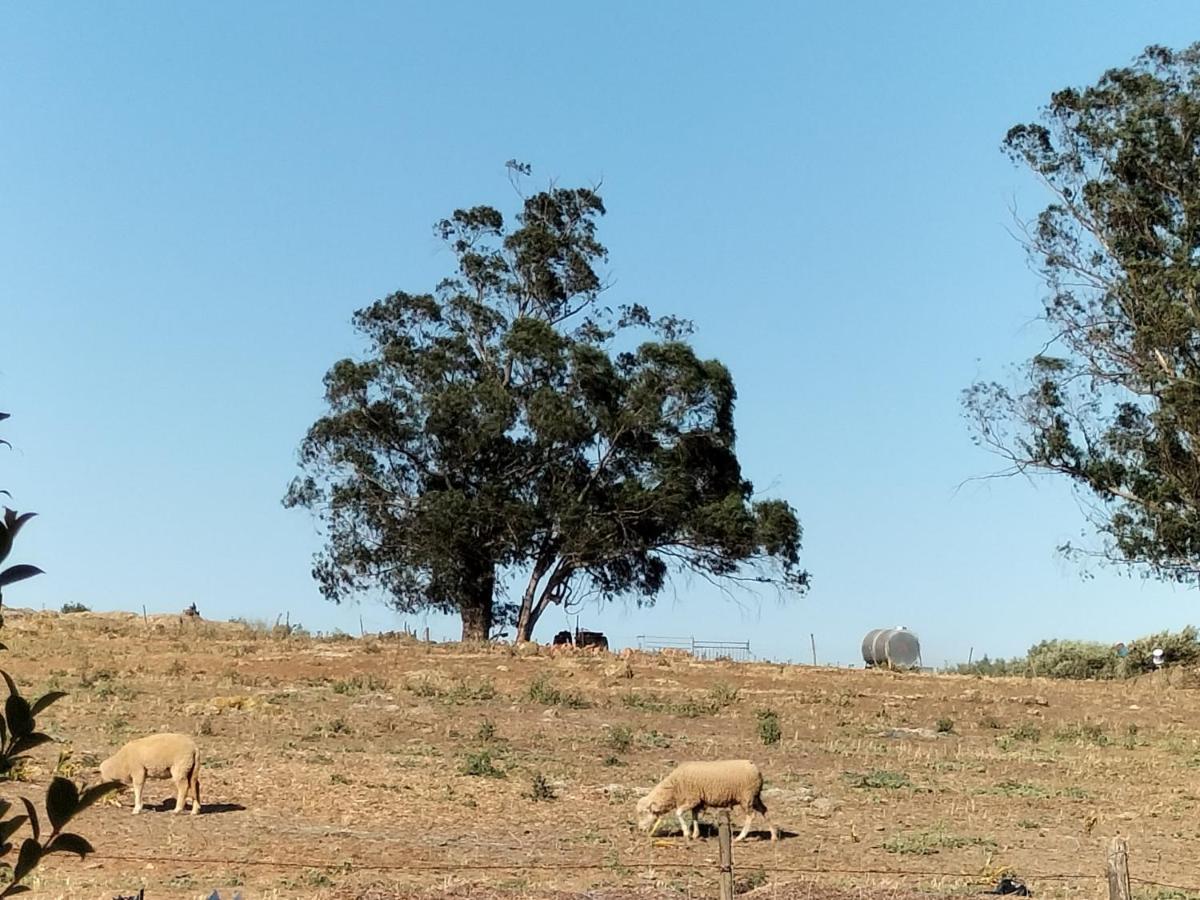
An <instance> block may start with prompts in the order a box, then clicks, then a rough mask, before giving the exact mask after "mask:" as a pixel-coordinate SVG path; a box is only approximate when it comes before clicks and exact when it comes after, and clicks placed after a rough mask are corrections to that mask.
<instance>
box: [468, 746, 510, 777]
mask: <svg viewBox="0 0 1200 900" xmlns="http://www.w3.org/2000/svg"><path fill="white" fill-rule="evenodd" d="M462 773H463V774H464V775H474V776H476V777H478V778H504V777H505V775H506V774H507V773H506V772H505V771H504V770H503V769H501V768H499V767H498V766H497V765H496V764H495V762H493V760H492V751H491V750H479V751H477V752H475V753H468V754H467V756H466V759H464V760H463V767H462Z"/></svg>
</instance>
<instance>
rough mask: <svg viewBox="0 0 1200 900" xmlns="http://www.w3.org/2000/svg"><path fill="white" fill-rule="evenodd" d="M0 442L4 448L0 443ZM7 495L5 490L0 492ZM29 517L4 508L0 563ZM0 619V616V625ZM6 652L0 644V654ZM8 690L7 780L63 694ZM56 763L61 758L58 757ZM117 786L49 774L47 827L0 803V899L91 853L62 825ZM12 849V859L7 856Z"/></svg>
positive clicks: (1, 721)
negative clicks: (70, 856) (42, 869)
mask: <svg viewBox="0 0 1200 900" xmlns="http://www.w3.org/2000/svg"><path fill="white" fill-rule="evenodd" d="M7 418H8V413H0V421H3V420H4V419H7ZM0 444H3V445H5V446H7V445H8V442H7V441H4V440H2V439H0ZM0 493H4V494H7V493H8V492H7V491H0ZM33 516H34V513H22V514H18V513H17V512H15V511H14V510H11V509H8V508H7V507H5V509H4V516H3V519H2V521H0V564H2V563H4V561H5V560H6V559H7V558H8V556H9V554H10V553H11V552H12V548H13V542H14V540H15V539H16V536H17V533H18V532H19V531H20V530H21V528H22V526H24V524H25V523H26V522H28V521H29V520H30V519H31V518H33ZM41 574H42V570H41V569H39V568H37V567H36V566H30V565H24V564H18V565H10V566H8V567H7V568H0V591H2V590H3V588H5V587H7V586H8V585H11V584H16V583H17V582H19V581H23V580H25V579H26V578H32V577H33V576H35V575H41ZM3 623H4V619H3V617H2V616H0V626H2V625H3ZM2 649H6V648H5V647H4V645H3V644H0V650H2ZM0 677H3V679H4V682H5V684H6V685H7V686H8V699H7V700H5V702H4V712H3V715H2V716H0V776H8V775H10V774H11V773H13V771H14V770H15V769H16V768H17V767H18V766H19V764H20V763H21V762H22V761H23V760H25V759H26V757H27V754H28V753H29V751H30V750H33V749H34V748H35V747H40V746H41V745H43V744H46V743H49V741H50V738H49V737H48V736H47V735H45V734H43V733H42V732H40V731H38V730H37V718H36V717H37V715H38V713H40V712H42V711H43V710H45V709H46V708H47V707H49V706H50V705H51V704H52V703H55V702H57V701H58V700H61V699H62V698H63V697H65V696H66V694H64V693H63V692H62V691H50V692H48V693H46V694H43V695H42V696H41V697H39V698H37V699H36V700H34V701H33V702H32V703H30V702H29V701H28V700H26V699H25V698H24V697H22V696H21V693H20V691H18V690H17V685H16V683H15V682H14V681H13V680H12V678H11V677H10V676H9V674H8V673H7V672H5V671H3V670H0ZM60 762H61V757H60ZM120 787H121V784H120V783H119V782H104V783H101V784H97V785H94V786H92V787H90V788H87V789H86V790H84V791H83V792H82V793H81V792H80V790H79V788H78V787H77V786H76V785H75V784H74V782H72V781H70V780H68V779H66V778H62V777H60V776H57V775H56V776H54V778H53V779H52V780H51V782H50V787H49V788H47V790H46V817H47V819H48V820H49V825H50V828H49V830H45V829H43V828H42V824H41V820H40V818H39V816H38V811H37V808H36V807H35V806H34V804H33V803H31V802H30V801H29V800H27V799H26V798H24V797H21V798H20V800H21V805H22V806H23V807H24V809H25V812H24V814H16V815H11V816H10V815H9V813H10V812H12V811H13V803H12V801H11V800H0V863H3V864H4V865H6V866H7V867H8V869H9V871H8V873H7V874H8V876H9V877H8V880H7V882H6V883H0V897H13V896H16V895H17V894H23V893H27V892H28V891H29V890H30V888H29V887H28V886H27V885H23V884H21V881H22V880H24V879H25V877H26V876H28V875H29V874H30V873H31V872H32V871H33V870H34V869H36V868H37V867H38V865H40V864H41V862H42V860H43V859H45V858H46V857H47V856H49V855H51V854H53V853H75V854H78V855H79V856H80V857H83V856H86V855H87V854H88V853H91V852H93V851H92V845H91V844H89V843H88V842H87V840H86V839H84V838H83V837H81V836H80V835H78V834H75V833H73V832H70V831H66V830H65V829H66V826H67V825H69V824H70V822H71V820H72V819H74V818H75V816H77V815H78V814H79V813H81V812H83V810H85V809H87V808H88V807H89V806H91V805H92V804H93V803H95V802H96V801H97V800H99V799H100V798H101V797H104V796H105V795H106V794H109V793H111V792H112V791H114V790H117V789H119V788H120ZM24 827H28V828H29V831H30V834H31V836H30V837H26V838H25V839H24V840H22V841H21V843H20V846H19V847H18V846H17V843H16V840H15V837H16V834H17V833H18V832H19V831H20V830H21V829H22V828H24ZM14 849H16V851H17V855H16V859H15V860H13V859H12V858H11V857H12V852H13V850H14Z"/></svg>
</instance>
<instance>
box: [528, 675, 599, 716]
mask: <svg viewBox="0 0 1200 900" xmlns="http://www.w3.org/2000/svg"><path fill="white" fill-rule="evenodd" d="M528 695H529V699H530V700H532V701H533V702H534V703H541V704H543V705H544V706H565V707H567V708H568V709H587V708H588V707H590V706H591V705H592V704H591V703H589V702H588V701H587V700H586V699H585V698H584V697H582V696H580V695H579V694H578V693H576V692H574V691H564V690H561V689H559V688H557V687H555V686H554V685H552V684H551V683H550V679H549V676H547V675H545V674H542V675H539V676H538V677H537V678H535V679H534V680H533V681H532V682H531V683H530V685H529V692H528Z"/></svg>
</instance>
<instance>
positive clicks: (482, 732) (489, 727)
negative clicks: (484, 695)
mask: <svg viewBox="0 0 1200 900" xmlns="http://www.w3.org/2000/svg"><path fill="white" fill-rule="evenodd" d="M495 739H496V724H495V723H494V722H493V721H492V720H491V719H484V720H483V721H482V722H480V723H479V730H478V731H477V732H475V740H477V741H479V743H481V744H490V743H491V742H492V741H494V740H495Z"/></svg>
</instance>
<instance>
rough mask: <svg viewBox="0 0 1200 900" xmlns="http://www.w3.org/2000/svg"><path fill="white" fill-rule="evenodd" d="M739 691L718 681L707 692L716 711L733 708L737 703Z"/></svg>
mask: <svg viewBox="0 0 1200 900" xmlns="http://www.w3.org/2000/svg"><path fill="white" fill-rule="evenodd" d="M738 694H739V691H738V689H737V688H736V687H734V686H733V685H731V684H728V683H727V682H724V681H718V682H717V683H716V684H714V685H713V686H712V687H711V688H710V689H709V692H708V695H709V697H710V698H711V700H712V705H713V706H714V707H716V708H717V709H724V708H725V707H727V706H733V704H735V703H737V702H738Z"/></svg>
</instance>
